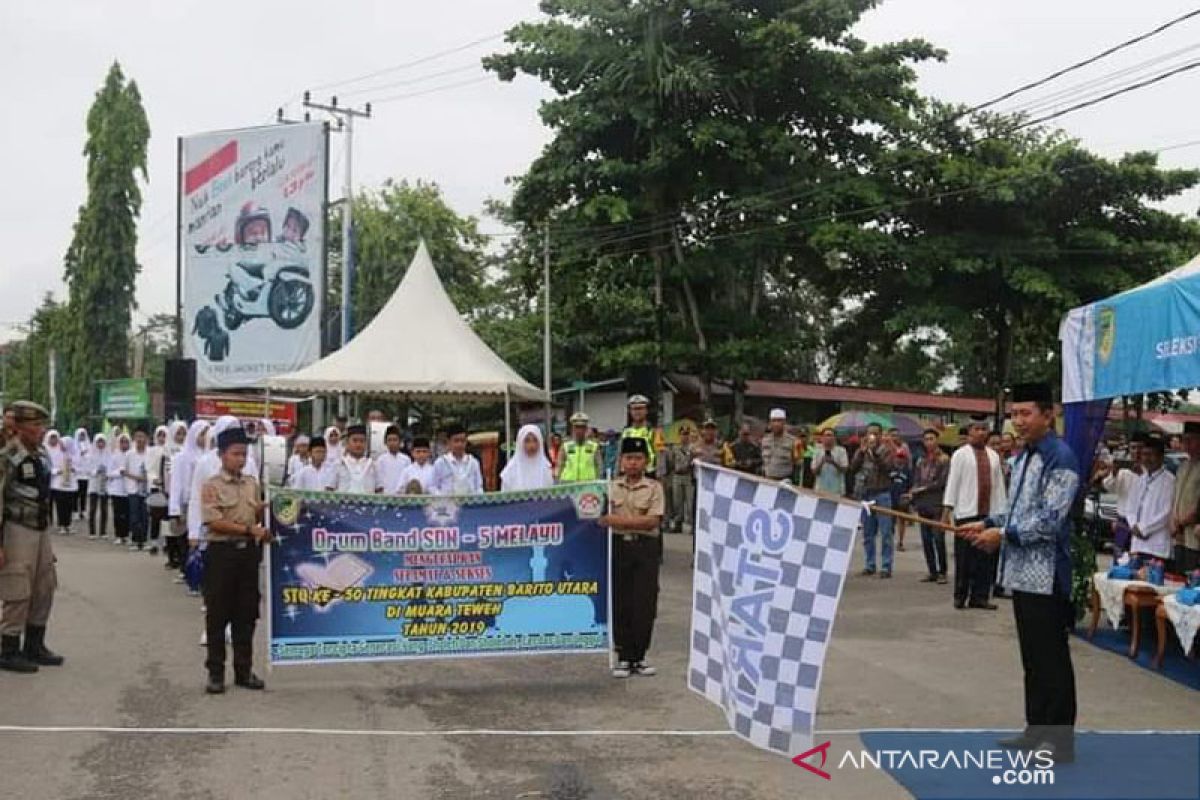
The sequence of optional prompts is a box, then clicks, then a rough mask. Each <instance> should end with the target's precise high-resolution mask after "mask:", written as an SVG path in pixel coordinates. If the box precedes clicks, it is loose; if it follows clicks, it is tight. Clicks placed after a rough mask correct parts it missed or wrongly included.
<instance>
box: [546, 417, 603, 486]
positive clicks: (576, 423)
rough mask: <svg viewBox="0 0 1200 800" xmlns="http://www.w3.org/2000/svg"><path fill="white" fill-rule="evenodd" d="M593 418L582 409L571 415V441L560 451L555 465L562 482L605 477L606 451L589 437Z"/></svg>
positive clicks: (593, 479)
mask: <svg viewBox="0 0 1200 800" xmlns="http://www.w3.org/2000/svg"><path fill="white" fill-rule="evenodd" d="M590 429H591V419H589V418H588V415H587V414H584V413H583V412H582V411H580V412H579V413H577V414H572V415H571V441H569V442H567V443H566V444H564V445H563V446H562V447H561V448H560V449H559V451H558V463H557V464H555V465H554V469H555V472H557V473H558V480H559V481H561V482H562V483H572V482H576V481H595V480H599V479H600V478H602V477H604V453H603V452H602V450H601V448H600V443H599V442H597V441H596V440H594V439H591V438H589V437H588V431H589V430H590Z"/></svg>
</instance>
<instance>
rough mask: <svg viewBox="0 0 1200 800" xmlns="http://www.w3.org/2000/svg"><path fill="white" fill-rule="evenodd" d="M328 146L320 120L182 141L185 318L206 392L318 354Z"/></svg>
mask: <svg viewBox="0 0 1200 800" xmlns="http://www.w3.org/2000/svg"><path fill="white" fill-rule="evenodd" d="M327 140H328V133H327V131H326V128H325V126H324V124H323V123H316V122H314V123H303V124H296V125H271V126H267V127H261V128H244V129H242V130H233V131H219V132H216V133H204V134H199V135H196V136H187V137H184V138H183V139H181V140H180V142H179V193H180V197H179V210H180V220H179V221H180V229H179V242H180V248H181V250H180V260H181V266H182V274H181V275H180V281H181V286H180V289H181V291H180V298H181V301H182V308H181V309H180V312H181V313H182V315H183V325H184V331H183V351H184V355H185V356H186V357H187V358H194V359H195V360H196V385H197V386H198V388H200V389H215V388H236V387H244V386H254V385H257V384H258V383H259V382H260V381H262V380H263V379H264V378H269V377H271V376H272V375H276V374H279V373H283V372H290V371H292V370H295V369H299V368H300V367H304V366H307V365H308V364H311V363H312V362H313V361H316V360H317V359H318V358H319V357H320V355H321V299H322V297H323V296H324V292H325V272H324V262H325V201H326V193H327V188H328V187H327V184H328V179H327V178H328V176H327V174H326V160H327V159H326V153H327V150H328V141H327Z"/></svg>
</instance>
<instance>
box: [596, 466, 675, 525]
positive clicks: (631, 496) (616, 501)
mask: <svg viewBox="0 0 1200 800" xmlns="http://www.w3.org/2000/svg"><path fill="white" fill-rule="evenodd" d="M608 499H609V502H610V503H611V505H612V515H613V516H614V517H661V516H662V515H663V514H664V513H665V506H666V504H665V503H664V501H663V489H662V484H661V483H659V482H658V481H656V480H654V479H653V478H647V477H645V476H643V477H642V479H641V480H640V481H638V482H637V483H633V482H632V481H630V480H629V479H628V478H626V477H624V476H622V477H620V478H618V479H616V480H615V481H613V482H612V485H611V487H610V488H609V492H608ZM613 533H617V534H621V535H634V536H658V530H657V529H655V530H652V531H638V530H624V529H622V528H618V527H616V526H615V525H614V526H613Z"/></svg>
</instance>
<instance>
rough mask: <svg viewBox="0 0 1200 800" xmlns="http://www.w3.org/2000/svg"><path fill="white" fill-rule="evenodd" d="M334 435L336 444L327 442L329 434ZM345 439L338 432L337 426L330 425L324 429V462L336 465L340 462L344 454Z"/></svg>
mask: <svg viewBox="0 0 1200 800" xmlns="http://www.w3.org/2000/svg"><path fill="white" fill-rule="evenodd" d="M331 433H336V434H337V436H338V441H337V444H334V443H333V442H331V441H329V434H331ZM345 438H346V437H344V436H342V432H341V431H339V430H338V427H337V425H330V426H329V427H328V428H326V429H325V460H326V461H332V462H333V463H335V464H336V463H338V462H339V461H341V460H342V456H343V455H345V453H346V447H345V444H346V443H345V441H344V440H345Z"/></svg>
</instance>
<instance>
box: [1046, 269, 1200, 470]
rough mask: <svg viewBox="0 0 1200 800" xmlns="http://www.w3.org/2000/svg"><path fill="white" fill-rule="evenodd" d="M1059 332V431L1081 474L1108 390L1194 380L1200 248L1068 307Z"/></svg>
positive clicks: (1199, 334) (1112, 393)
mask: <svg viewBox="0 0 1200 800" xmlns="http://www.w3.org/2000/svg"><path fill="white" fill-rule="evenodd" d="M1059 339H1060V341H1061V342H1062V362H1063V405H1064V412H1063V413H1064V418H1065V420H1064V421H1065V423H1066V438H1067V442H1068V444H1070V446H1071V449H1072V450H1074V451H1075V455H1076V457H1077V458H1078V459H1079V465H1080V469H1081V470H1082V471H1083V474H1084V476H1086V475H1088V474H1090V471H1091V464H1092V458H1093V456H1094V455H1095V450H1096V443H1097V442H1098V441H1099V440H1100V437H1101V435H1102V434H1103V431H1104V422H1105V420H1106V419H1107V417H1108V409H1109V406H1110V405H1111V404H1112V400H1113V398H1114V397H1121V396H1124V395H1134V394H1144V393H1146V392H1168V391H1174V390H1176V389H1182V388H1185V387H1191V386H1200V256H1197V257H1196V258H1194V259H1192V260H1191V261H1189V262H1188V263H1187V264H1184V265H1183V266H1182V267H1179V268H1177V269H1174V270H1172V271H1171V272H1168V273H1167V274H1165V275H1162V276H1160V277H1158V278H1155V279H1154V280H1152V281H1150V282H1149V283H1146V284H1143V285H1141V286H1138V287H1136V288H1134V289H1130V290H1128V291H1125V292H1121V293H1120V294H1117V295H1114V296H1112V297H1109V298H1107V299H1105V300H1100V301H1099V302H1096V303H1091V304H1090V305H1086V306H1081V307H1080V308H1076V309H1073V310H1072V311H1070V312H1069V313H1068V314H1067V315H1066V317H1065V318H1064V319H1063V321H1062V325H1061V327H1060V328H1059Z"/></svg>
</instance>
